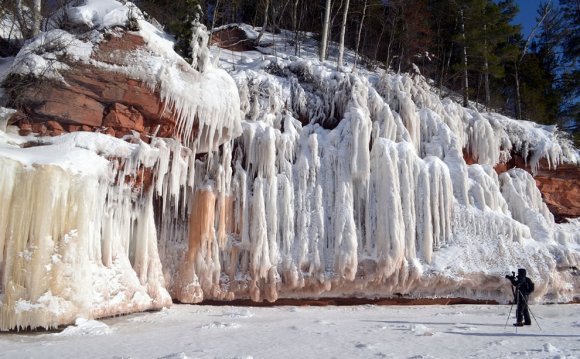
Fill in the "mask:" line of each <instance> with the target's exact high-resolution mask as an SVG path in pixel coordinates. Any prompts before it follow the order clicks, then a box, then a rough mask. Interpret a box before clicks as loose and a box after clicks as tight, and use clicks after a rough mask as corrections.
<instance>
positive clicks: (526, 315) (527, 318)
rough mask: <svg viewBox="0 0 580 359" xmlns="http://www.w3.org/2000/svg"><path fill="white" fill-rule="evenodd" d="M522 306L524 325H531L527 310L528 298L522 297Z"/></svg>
mask: <svg viewBox="0 0 580 359" xmlns="http://www.w3.org/2000/svg"><path fill="white" fill-rule="evenodd" d="M522 302H523V303H522V304H523V308H522V309H523V315H524V324H525V325H532V321H531V319H530V310H529V308H528V296H527V295H526V296H524V300H522Z"/></svg>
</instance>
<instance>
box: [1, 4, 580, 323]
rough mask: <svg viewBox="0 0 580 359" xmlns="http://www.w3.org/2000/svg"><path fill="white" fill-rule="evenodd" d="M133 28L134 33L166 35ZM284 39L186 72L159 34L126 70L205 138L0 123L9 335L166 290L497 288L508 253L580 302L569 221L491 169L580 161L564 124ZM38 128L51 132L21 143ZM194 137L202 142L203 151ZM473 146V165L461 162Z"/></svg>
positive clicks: (113, 8) (227, 293) (534, 192)
mask: <svg viewBox="0 0 580 359" xmlns="http://www.w3.org/2000/svg"><path fill="white" fill-rule="evenodd" d="M105 3H106V4H105ZM105 5H107V6H105ZM129 6H131V5H130V4H129ZM75 11H78V12H79V14H85V13H86V14H89V15H90V14H92V15H91V16H88V15H87V16H80V15H79V16H77V17H73V18H77V19H85V20H83V21H87V20H86V19H90V20H91V21H92V22H95V21H97V22H96V23H94V24H93V25H94V26H95V27H97V28H99V27H101V26H106V25H107V24H109V23H108V22H107V21H108V20H107V21H105V20H106V19H110V18H109V17H107V16H106V15H107V14H109V15H111V16H112V18H115V19H116V18H117V16H118V15H119V14H121V15H122V14H125V16H127V14H128V13H129V12H128V11H127V10H126V8H125V7H123V6H122V5H121V4H119V3H117V2H115V1H112V0H111V1H109V0H108V1H106V2H102V1H96V0H94V1H89V2H88V5H86V6H85V7H81V8H78V9H77V10H75ZM93 12H94V13H93ZM113 15H114V16H113ZM99 19H100V20H99ZM120 19H121V20H118V21H117V22H115V21H113V23H111V24H109V25H115V24H119V23H120V24H125V23H126V22H124V21H125V20H124V19H123V18H122V16H121V17H120ZM119 21H120V22H119ZM139 23H140V24H141V29H142V30H141V31H140V34H141V36H143V37H144V38H147V37H148V36H157V35H156V34H158V31H154V30H151V31H147V29H148V28H149V27H148V26H150V25H147V24H146V23H145V22H144V21H143V20H141V21H140V22H139ZM244 28H245V29H246V32H247V33H248V35H249V36H253V31H252V30H251V29H249V28H248V27H247V26H244ZM49 34H50V33H49ZM49 34H45V35H43V36H50V35H49ZM91 34H98V33H96V32H91ZM62 36H68V35H62ZM62 36H60V37H59V38H62ZM92 38H97V40H98V36H92ZM289 38H290V37H289ZM285 39H286V36H285V33H282V34H281V35H277V36H276V37H272V35H267V36H266V37H265V41H267V42H269V43H271V46H270V47H267V48H261V49H260V52H258V51H251V52H244V53H232V52H229V51H227V50H221V49H217V48H214V49H212V53H213V56H214V58H218V57H219V66H221V68H222V69H221V70H219V69H215V68H214V67H211V66H210V68H209V69H207V70H206V71H204V72H198V71H196V70H194V69H193V68H190V69H188V70H187V71H186V73H189V74H191V76H190V75H188V76H186V77H185V78H184V77H179V76H175V74H174V75H171V74H172V73H173V72H172V71H173V70H172V69H174V67H173V66H175V64H178V66H179V67H184V66H189V65H187V64H185V63H184V62H183V61H182V60H180V59H178V58H176V55H175V54H174V53H173V52H172V51H170V50H169V49H168V43H166V42H163V44H164V45H163V46H162V50H159V51H153V50H152V51H153V53H154V54H155V55H154V56H144V57H143V59H139V60H142V61H141V62H137V61H136V60H137V59H135V62H132V63H131V64H127V63H125V64H122V65H123V66H129V65H130V66H129V70H123V71H131V73H132V74H134V76H136V77H137V78H138V79H141V80H143V81H146V82H147V83H150V84H151V86H153V84H156V85H155V86H159V91H160V92H161V93H162V95H163V97H164V98H166V99H168V101H169V102H170V103H172V104H175V106H176V108H177V109H178V110H179V109H181V111H179V112H180V113H181V115H182V117H181V122H180V123H181V126H180V127H179V129H180V133H181V134H186V135H185V136H184V137H185V138H186V139H188V137H189V134H193V133H194V131H193V126H194V124H193V121H194V119H195V118H198V120H199V121H201V123H202V127H203V126H206V127H207V128H208V129H209V131H208V132H205V133H209V134H210V136H209V137H207V136H206V139H208V140H207V141H203V139H202V141H201V142H204V143H205V144H206V145H205V148H203V147H204V146H201V145H200V144H199V143H200V140H197V141H196V140H195V139H193V138H192V139H191V140H192V141H189V140H186V141H185V142H184V143H180V142H178V141H177V140H175V139H161V138H154V139H153V140H152V142H151V144H145V143H143V142H141V141H140V140H139V139H137V138H125V140H126V141H123V140H119V139H113V138H108V137H106V136H104V135H99V134H68V135H64V136H61V137H55V138H52V139H40V140H39V139H37V138H34V137H29V138H22V137H19V136H16V135H15V134H13V130H14V129H13V128H11V127H9V128H8V129H7V131H6V132H0V165H1V166H2V170H3V172H4V173H5V174H6V175H4V176H3V177H2V178H0V196H2V197H1V199H2V204H3V205H2V208H1V212H0V249H2V248H3V250H0V254H2V256H0V278H1V283H0V308H1V309H0V315H1V317H0V329H8V328H15V327H18V326H21V327H23V326H28V325H30V326H44V327H47V326H54V325H58V324H62V323H67V322H72V320H73V319H74V317H75V316H84V317H87V318H94V317H99V316H103V315H111V314H119V313H125V312H130V311H137V310H143V309H149V308H159V307H160V306H164V305H168V304H169V297H168V296H167V293H166V291H165V290H166V289H167V291H168V292H169V294H170V295H171V296H172V297H173V298H174V299H176V300H179V301H182V302H199V301H202V300H203V299H220V300H228V299H234V298H251V299H253V300H256V301H259V300H263V299H266V300H269V301H273V300H276V299H277V298H280V297H298V298H300V297H321V296H357V297H375V296H388V295H392V294H395V293H399V294H404V295H409V296H454V297H456V296H464V297H472V298H486V299H497V300H500V301H505V300H507V299H508V298H509V297H511V292H510V288H509V286H508V283H507V281H505V280H504V278H503V277H504V275H505V274H508V273H509V272H510V271H511V270H515V269H516V268H517V267H525V268H527V269H528V273H529V276H531V277H532V278H533V279H534V281H535V282H536V292H535V293H534V295H533V299H534V300H536V301H540V302H542V301H567V300H570V299H572V298H574V297H576V296H578V294H579V293H578V288H579V287H580V286H579V284H580V283H579V280H578V278H579V277H578V276H577V273H576V272H573V271H571V270H569V268H571V267H578V265H579V264H580V252H579V244H580V231H579V229H580V222H578V221H572V222H571V223H568V224H566V225H558V224H556V223H554V219H553V217H552V215H551V214H550V212H549V211H548V209H547V207H546V205H545V204H544V203H543V202H542V199H541V194H540V192H539V191H538V189H537V187H536V185H535V182H534V179H533V177H532V176H531V175H530V174H529V173H528V172H525V171H523V170H518V169H514V170H510V171H509V172H506V173H503V174H501V175H500V176H498V175H497V174H496V172H495V171H494V170H493V166H494V165H495V164H498V163H500V162H502V161H503V162H505V161H507V160H508V159H509V156H510V154H511V153H512V152H519V153H521V154H523V155H524V157H525V158H528V159H529V162H530V165H531V167H532V168H537V166H538V165H539V163H540V162H539V161H540V159H541V158H545V159H547V162H548V163H549V165H550V166H554V167H555V166H557V165H558V164H560V163H562V162H568V163H575V164H578V163H579V155H578V152H577V151H576V150H575V149H574V148H572V147H571V145H570V143H569V142H567V141H565V140H564V139H562V138H560V137H559V135H558V132H557V131H556V130H555V128H549V127H542V126H538V125H535V124H533V123H529V122H522V121H514V120H512V119H509V118H506V117H504V116H501V115H498V114H494V113H480V112H478V111H476V110H475V109H466V108H463V107H461V106H460V105H458V104H457V103H455V102H453V101H452V100H450V99H445V100H440V99H439V97H438V96H437V95H436V94H435V93H434V92H433V91H432V90H431V88H430V86H429V85H428V83H427V82H426V81H425V80H424V79H423V78H421V77H420V76H410V75H407V74H402V75H400V74H389V73H385V72H383V71H378V70H377V71H367V70H364V69H360V68H359V69H357V70H356V71H354V72H353V71H351V69H350V68H349V69H344V70H342V71H336V69H335V64H334V63H332V61H328V62H327V63H323V64H321V63H320V62H319V61H318V60H317V59H316V55H315V53H316V50H315V47H316V44H315V42H314V41H311V40H307V41H305V43H304V44H303V49H302V51H303V52H302V54H301V56H300V57H296V56H293V55H292V53H293V49H292V47H291V46H290V45H289V43H288V42H287V41H286V40H285ZM161 41H166V40H162V39H161V38H159V39H153V38H150V41H149V44H150V45H151V46H152V48H155V47H156V46H158V44H159V42H161ZM68 43H71V44H74V43H75V41H68ZM202 53H203V51H202ZM144 55H145V54H144ZM19 56H20V55H19ZM350 56H352V54H350ZM79 57H80V61H92V60H86V59H85V60H83V58H81V57H82V56H79ZM151 59H153V60H151ZM33 60H34V59H33ZM206 60H207V59H206ZM347 61H348V62H349V63H352V58H351V57H349V56H347ZM39 62H40V63H42V61H39ZM19 63H20V64H22V63H27V62H26V61H20V62H19ZM151 64H154V66H151ZM204 64H206V65H211V64H208V63H207V61H205V60H204ZM103 66H104V65H103ZM109 66H111V65H109ZM204 66H205V65H204ZM53 68H55V67H53ZM152 69H157V70H155V71H152ZM13 71H21V68H20V67H19V68H13ZM27 71H30V70H22V72H21V73H26V72H27ZM225 71H227V72H228V73H229V75H227V74H226V73H225ZM212 73H213V74H217V75H216V76H217V77H212V78H210V77H207V76H210V75H209V74H212ZM155 74H157V75H155ZM152 75H153V76H152ZM230 77H231V78H230ZM232 79H233V80H232ZM199 83H202V84H203V86H201V87H198V85H199ZM236 87H237V89H236ZM200 88H201V89H200ZM203 89H206V90H207V91H206V90H203ZM224 89H225V90H224ZM225 96H227V98H224V97H225ZM233 104H236V106H238V105H239V109H238V108H237V107H235V108H233V107H232V106H233ZM224 106H225V108H224ZM240 113H241V115H242V116H243V119H242V120H241V124H240ZM223 128H226V129H228V135H227V136H223V133H222V131H220V129H223ZM2 129H3V128H2V126H0V130H2ZM214 130H215V131H214ZM216 131H217V132H216ZM202 133H204V132H202ZM238 133H241V134H240V135H239V136H237V137H236V136H235V135H236V134H238ZM214 134H215V136H214ZM202 136H204V135H202ZM216 136H217V137H216ZM229 136H231V137H235V138H233V139H231V140H228V138H230V137H229ZM216 138H218V140H217V141H216ZM35 141H36V142H40V143H41V144H43V145H44V146H42V147H33V148H21V147H23V146H22V145H21V144H22V143H24V142H28V143H30V142H35ZM127 141H129V142H132V143H127ZM222 142H223V144H221V145H220V146H219V147H218V146H217V145H218V144H220V143H222ZM200 146H201V147H202V148H203V150H208V151H209V153H207V154H205V155H196V154H197V153H198V150H200ZM464 149H466V150H467V151H469V152H470V153H471V154H472V156H473V157H474V158H476V159H478V162H479V163H478V164H474V165H467V164H466V162H465V160H464V159H463V150H464ZM147 178H150V180H147ZM5 204H8V205H5ZM67 273H68V274H67ZM161 273H162V274H161ZM71 276H72V280H71V279H70V278H69V277H71Z"/></svg>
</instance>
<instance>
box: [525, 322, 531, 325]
mask: <svg viewBox="0 0 580 359" xmlns="http://www.w3.org/2000/svg"><path fill="white" fill-rule="evenodd" d="M524 325H532V322H524Z"/></svg>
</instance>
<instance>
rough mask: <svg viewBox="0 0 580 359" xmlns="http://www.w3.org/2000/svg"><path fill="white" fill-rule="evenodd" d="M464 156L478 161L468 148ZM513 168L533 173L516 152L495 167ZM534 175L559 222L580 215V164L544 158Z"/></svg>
mask: <svg viewBox="0 0 580 359" xmlns="http://www.w3.org/2000/svg"><path fill="white" fill-rule="evenodd" d="M463 157H464V159H465V162H466V163H467V164H473V163H477V161H475V160H474V159H473V157H472V156H471V155H470V153H469V152H468V151H465V150H464V152H463ZM512 168H522V169H525V170H526V171H528V172H530V173H532V170H531V168H530V166H529V165H528V164H527V163H526V161H525V160H524V159H523V158H522V157H521V156H520V155H518V154H516V153H512V154H511V159H510V160H509V161H508V162H507V163H500V164H498V165H496V166H495V171H496V172H497V173H498V174H501V173H503V172H506V171H508V170H510V169H512ZM534 179H535V180H536V184H537V186H538V189H539V190H540V192H541V193H542V198H543V199H544V202H545V203H546V205H548V208H549V209H550V211H551V212H552V214H553V215H554V219H555V220H556V222H563V221H565V218H577V217H580V166H576V165H573V164H562V165H560V166H558V167H557V168H550V167H549V166H548V163H547V161H546V160H545V159H544V160H541V161H540V163H539V168H538V171H537V173H536V175H535V176H534Z"/></svg>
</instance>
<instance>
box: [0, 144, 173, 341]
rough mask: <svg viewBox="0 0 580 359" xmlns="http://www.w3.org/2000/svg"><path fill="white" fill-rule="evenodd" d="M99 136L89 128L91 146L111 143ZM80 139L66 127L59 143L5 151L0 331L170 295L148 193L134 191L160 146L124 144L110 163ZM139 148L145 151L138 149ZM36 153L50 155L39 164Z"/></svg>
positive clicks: (159, 303)
mask: <svg viewBox="0 0 580 359" xmlns="http://www.w3.org/2000/svg"><path fill="white" fill-rule="evenodd" d="M100 136H102V137H99V135H93V136H89V135H87V136H86V137H87V139H88V138H90V139H92V141H94V142H93V143H87V147H93V146H95V143H98V142H99V140H103V141H104V142H103V143H107V142H111V143H114V142H115V141H114V140H113V139H110V138H108V137H107V136H105V135H100ZM81 137H83V136H80V137H79V136H74V135H67V137H66V138H68V139H69V142H68V145H67V142H66V141H64V139H63V140H61V139H56V140H55V141H59V140H61V141H60V142H62V143H63V144H61V145H48V146H43V148H39V147H36V148H30V149H28V150H24V149H14V150H10V149H6V148H5V149H3V150H2V154H3V157H0V163H1V164H2V168H3V169H4V170H5V174H4V176H2V180H1V181H0V193H2V194H3V202H2V203H3V206H2V211H1V215H0V218H1V219H0V249H1V250H0V253H3V255H2V257H0V273H1V283H2V285H1V288H2V296H1V298H2V299H1V300H0V310H1V314H2V315H1V316H0V318H1V321H0V329H2V330H5V329H9V328H17V327H19V328H26V327H32V328H35V327H44V328H50V327H55V326H58V325H60V324H63V323H68V322H71V321H74V318H75V317H77V316H83V317H87V318H96V317H102V316H107V315H114V314H119V313H129V312H134V311H143V310H148V309H159V308H161V307H163V306H167V305H169V304H170V302H171V299H170V297H169V295H168V293H167V291H166V290H165V284H164V279H163V274H162V270H161V262H160V259H159V253H158V249H157V231H156V226H155V222H154V212H153V207H152V201H151V198H152V192H151V191H150V190H149V191H147V190H145V192H143V193H135V192H133V188H134V186H139V185H140V184H138V183H136V182H134V181H135V176H136V175H137V173H138V172H139V169H141V170H143V168H144V167H143V165H144V164H145V163H146V164H148V165H151V164H152V163H151V158H152V157H153V158H154V157H155V156H156V153H157V152H156V150H155V149H154V148H151V147H149V146H147V145H145V146H144V147H141V148H140V147H139V146H138V145H129V144H126V145H121V146H119V149H120V151H119V152H118V153H119V154H121V153H123V152H124V151H123V150H122V149H129V150H130V151H129V153H130V154H131V155H130V156H129V157H120V158H119V159H118V160H114V161H111V162H108V161H107V160H105V159H104V158H102V157H99V156H97V155H95V154H92V155H91V152H90V151H88V150H84V149H81V148H79V146H78V145H79V142H82V141H81V140H80V138H81ZM116 141H118V142H120V143H123V141H120V140H116ZM74 143H76V144H77V146H75V145H74ZM68 146H70V147H68ZM39 150H41V151H39ZM109 150H111V149H109ZM142 151H143V152H148V154H145V155H142V156H140V154H139V153H140V152H142ZM40 153H47V154H48V156H49V157H47V159H46V160H45V163H40V164H37V163H35V162H34V160H36V161H37V160H38V158H40V157H39V155H40ZM53 156H54V158H55V159H56V161H57V162H56V163H53V162H52V161H53V160H51V159H49V158H53ZM59 158H60V161H61V162H58V161H59V160H58V159H59ZM141 160H143V162H142V161H141ZM27 161H32V163H33V164H27ZM85 161H86V162H88V163H90V165H88V164H87V163H84V162H85ZM153 163H154V162H153ZM128 178H132V179H131V180H129V181H128V182H125V181H126V179H128ZM141 188H142V187H141Z"/></svg>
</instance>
